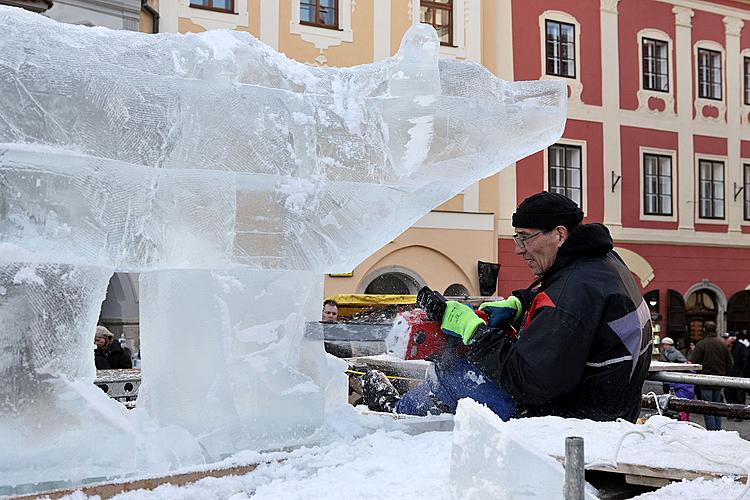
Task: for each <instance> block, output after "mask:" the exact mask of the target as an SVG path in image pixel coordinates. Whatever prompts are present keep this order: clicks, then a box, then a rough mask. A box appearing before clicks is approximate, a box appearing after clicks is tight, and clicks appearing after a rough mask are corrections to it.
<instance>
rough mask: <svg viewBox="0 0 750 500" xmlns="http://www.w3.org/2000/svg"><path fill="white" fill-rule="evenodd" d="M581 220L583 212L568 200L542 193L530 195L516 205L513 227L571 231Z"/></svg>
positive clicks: (558, 195)
mask: <svg viewBox="0 0 750 500" xmlns="http://www.w3.org/2000/svg"><path fill="white" fill-rule="evenodd" d="M582 220H583V211H582V210H581V209H580V208H578V205H576V203H575V202H574V201H573V200H571V199H570V198H568V197H566V196H563V195H561V194H558V193H548V192H547V191H542V192H541V193H537V194H535V195H531V196H529V197H528V198H526V199H525V200H523V201H522V202H521V204H520V205H518V208H517V209H516V213H514V214H513V227H531V228H535V229H543V230H548V229H554V228H556V227H557V226H565V227H567V228H568V229H572V228H574V227H575V226H577V225H578V224H579V223H580V222H581V221H582Z"/></svg>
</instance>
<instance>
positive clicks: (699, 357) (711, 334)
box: [689, 321, 734, 431]
mask: <svg viewBox="0 0 750 500" xmlns="http://www.w3.org/2000/svg"><path fill="white" fill-rule="evenodd" d="M703 330H704V337H703V339H702V340H701V341H700V342H698V343H697V344H696V345H695V349H693V352H692V353H690V358H689V359H690V361H691V362H692V363H698V364H701V365H703V370H702V372H701V373H703V374H704V375H721V376H724V375H726V374H727V373H728V372H729V369H730V368H731V367H732V366H733V364H734V361H733V360H732V354H731V353H730V352H729V347H727V344H726V343H725V342H724V340H723V339H720V338H719V337H717V336H716V323H715V322H713V321H706V322H705V323H704V325H703ZM700 398H701V399H702V400H704V401H712V402H717V403H720V402H721V401H722V397H721V387H711V386H702V387H701V391H700ZM704 419H705V421H706V429H708V430H709V431H716V430H721V417H717V416H715V415H704Z"/></svg>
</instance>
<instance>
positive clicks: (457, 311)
mask: <svg viewBox="0 0 750 500" xmlns="http://www.w3.org/2000/svg"><path fill="white" fill-rule="evenodd" d="M484 324H485V323H484V320H483V319H482V318H480V317H479V316H477V315H476V314H475V313H474V310H473V309H472V308H471V307H469V306H467V305H465V304H461V303H460V302H456V301H455V300H449V301H448V302H446V303H445V314H444V315H443V322H442V323H440V329H441V330H443V333H445V334H447V335H452V336H454V337H460V338H461V340H462V341H463V343H464V344H466V345H468V344H469V341H470V340H471V336H472V335H474V332H475V331H476V330H477V327H479V325H484Z"/></svg>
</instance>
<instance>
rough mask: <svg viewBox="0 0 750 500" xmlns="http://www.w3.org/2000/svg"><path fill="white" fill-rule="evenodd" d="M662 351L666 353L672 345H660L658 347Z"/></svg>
mask: <svg viewBox="0 0 750 500" xmlns="http://www.w3.org/2000/svg"><path fill="white" fill-rule="evenodd" d="M660 347H661V350H662V351H666V350H667V349H669V348H670V347H672V344H661V345H660Z"/></svg>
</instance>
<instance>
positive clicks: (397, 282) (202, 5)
mask: <svg viewBox="0 0 750 500" xmlns="http://www.w3.org/2000/svg"><path fill="white" fill-rule="evenodd" d="M316 3H317V4H318V5H323V6H326V5H335V6H336V7H337V9H335V19H333V22H334V23H335V25H336V26H335V27H322V26H313V25H310V23H305V12H306V10H305V9H306V4H316ZM152 5H153V6H155V7H156V8H157V10H158V11H159V14H160V31H162V32H180V33H187V32H194V33H195V32H200V31H204V30H210V29H233V30H240V31H247V32H250V33H251V34H252V35H253V36H255V37H257V38H259V39H260V40H261V41H263V42H264V43H266V44H268V45H270V46H271V47H273V48H274V49H276V50H278V51H280V52H283V53H284V54H286V55H287V56H288V57H290V58H292V59H294V60H297V61H300V62H304V63H306V64H310V65H317V66H321V65H324V66H336V67H343V66H355V65H359V64H366V63H371V62H373V61H377V60H381V59H384V58H386V57H389V56H391V55H392V54H394V53H395V52H396V51H397V50H398V47H399V44H400V43H401V38H402V36H403V35H404V33H405V32H406V30H407V29H408V28H409V26H410V25H411V24H413V23H416V22H419V20H420V2H419V1H418V0H338V1H336V0H330V1H326V0H323V1H319V2H315V1H304V0H303V1H302V2H301V1H300V0H234V1H231V0H159V2H158V3H156V2H152ZM450 9H451V12H450V15H451V16H452V30H451V40H450V42H451V43H452V46H442V47H441V52H442V56H443V57H446V58H455V59H462V60H472V61H477V62H480V63H482V64H483V65H484V66H486V67H488V68H489V69H490V70H492V71H495V69H496V68H498V67H503V68H506V69H507V70H510V64H508V62H509V61H510V57H511V56H510V53H508V54H506V53H504V52H502V51H498V50H497V47H498V46H500V47H502V46H504V44H505V46H506V47H508V48H509V45H508V44H507V43H506V42H507V40H503V39H502V37H500V38H499V39H496V37H495V32H494V29H493V30H489V31H486V30H482V24H483V23H486V22H487V20H490V21H491V22H492V24H493V25H494V23H495V22H496V21H497V19H496V17H497V16H503V15H505V14H507V13H506V12H502V11H498V10H497V9H496V4H495V2H494V1H487V0H485V1H481V0H453V2H452V6H451V7H450ZM332 10H333V9H332ZM330 14H331V15H333V14H334V12H331V13H330ZM446 15H447V13H446ZM301 18H302V19H301ZM331 19H332V18H330V17H329V19H328V20H329V21H331ZM146 24H147V25H148V22H146ZM143 31H149V30H148V29H144V30H143ZM483 37H484V38H485V39H483ZM504 58H505V59H504ZM500 76H501V77H503V78H505V79H509V78H512V76H513V75H512V70H510V71H506V72H505V73H504V74H503V73H501V75H500ZM513 175H514V174H513V171H512V169H507V171H506V172H503V173H501V174H500V175H497V176H494V177H492V178H489V179H485V180H483V181H481V182H479V183H477V184H475V185H473V186H470V187H469V188H467V189H466V190H465V191H464V193H463V194H460V195H458V196H457V197H455V198H454V199H452V200H450V201H448V202H447V203H445V204H444V205H442V206H440V207H438V208H437V209H436V210H434V211H433V212H431V213H429V214H427V215H426V216H425V217H424V218H422V219H421V220H420V221H419V222H418V223H417V224H415V225H414V226H413V227H412V228H410V229H409V230H407V231H406V232H405V233H403V234H401V235H400V236H398V237H397V238H396V239H394V240H393V241H392V242H390V243H389V244H387V245H386V246H385V247H383V248H381V249H380V250H378V251H377V252H376V253H375V254H374V255H372V256H371V257H370V258H368V259H367V260H365V261H364V262H362V263H361V264H360V265H359V266H357V267H356V268H355V269H352V270H351V276H347V275H337V276H330V275H329V276H327V277H326V280H325V295H326V296H330V295H333V294H337V293H364V292H365V291H373V292H379V293H386V292H390V293H416V291H417V290H418V288H419V287H421V286H423V285H429V286H430V287H432V288H435V289H438V290H440V291H446V290H447V291H449V292H451V293H467V294H470V295H479V278H478V271H477V261H480V260H481V261H485V262H497V247H498V245H497V241H498V240H497V237H498V228H499V227H505V232H506V234H510V226H509V224H508V220H507V218H508V217H509V214H510V213H511V212H512V211H513V208H514V207H515V180H514V177H513ZM502 185H506V186H508V187H509V189H508V192H507V193H505V192H502V191H501V186H502ZM498 200H505V201H506V204H505V206H501V205H500V204H499V202H498ZM498 214H505V215H504V217H505V219H499V218H498ZM368 287H369V290H368ZM449 287H450V290H448V289H449Z"/></svg>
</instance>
